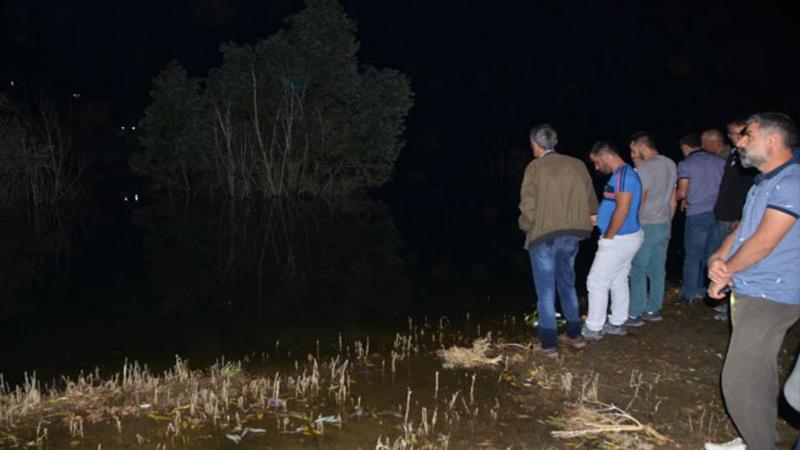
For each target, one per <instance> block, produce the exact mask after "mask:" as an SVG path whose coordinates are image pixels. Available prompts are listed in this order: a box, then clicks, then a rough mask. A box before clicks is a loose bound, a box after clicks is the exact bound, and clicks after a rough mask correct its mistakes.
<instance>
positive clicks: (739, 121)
mask: <svg viewBox="0 0 800 450" xmlns="http://www.w3.org/2000/svg"><path fill="white" fill-rule="evenodd" d="M725 125H727V126H731V125H736V126H737V127H746V126H747V119H745V118H744V117H734V118H733V119H731V120H729V121H728V123H726V124H725Z"/></svg>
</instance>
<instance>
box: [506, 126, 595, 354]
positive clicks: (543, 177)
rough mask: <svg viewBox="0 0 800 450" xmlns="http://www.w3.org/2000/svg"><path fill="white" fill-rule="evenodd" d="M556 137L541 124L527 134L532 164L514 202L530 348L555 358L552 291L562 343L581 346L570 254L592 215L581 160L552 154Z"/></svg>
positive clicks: (584, 234)
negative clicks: (534, 330) (534, 337)
mask: <svg viewBox="0 0 800 450" xmlns="http://www.w3.org/2000/svg"><path fill="white" fill-rule="evenodd" d="M557 143H558V135H557V133H556V131H555V130H554V129H553V127H552V126H550V125H547V124H544V125H538V126H536V127H534V128H533V129H532V130H531V132H530V145H531V149H532V150H533V156H534V158H535V159H534V160H533V161H531V162H530V163H529V164H528V166H527V167H526V168H525V177H524V179H523V181H522V188H521V190H520V203H519V210H520V216H519V227H520V229H521V230H522V231H524V232H525V245H524V247H525V249H526V250H527V251H528V256H529V257H530V260H531V268H532V271H533V282H534V286H535V290H536V297H537V304H536V309H537V311H538V313H539V324H538V333H539V339H540V340H541V344H537V345H535V346H534V347H535V348H540V349H542V350H544V351H545V353H546V354H547V355H548V356H553V357H554V356H557V355H558V343H557V337H558V329H557V326H556V311H555V301H556V292H557V293H558V297H559V298H560V299H561V311H562V313H563V314H564V316H565V318H566V320H567V330H566V334H567V338H568V340H567V342H568V343H570V344H571V345H572V346H573V347H576V348H581V347H583V346H584V345H585V343H584V341H583V338H582V337H581V320H580V315H579V313H578V295H577V293H576V291H575V255H577V253H578V242H579V241H580V240H582V239H585V238H587V237H589V235H590V234H591V232H592V227H593V225H592V220H591V216H592V215H593V214H595V213H596V212H597V196H596V194H595V192H594V187H593V186H592V178H591V176H590V175H589V171H588V170H587V168H586V166H585V165H584V163H583V162H581V161H580V160H579V159H577V158H573V157H571V156H566V155H562V154H560V153H558V152H556V151H555V147H556V144H557Z"/></svg>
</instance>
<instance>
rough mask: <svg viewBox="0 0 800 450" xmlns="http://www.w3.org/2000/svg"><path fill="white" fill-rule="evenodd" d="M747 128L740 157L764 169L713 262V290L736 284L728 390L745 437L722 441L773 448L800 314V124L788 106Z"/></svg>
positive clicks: (725, 378)
mask: <svg viewBox="0 0 800 450" xmlns="http://www.w3.org/2000/svg"><path fill="white" fill-rule="evenodd" d="M742 134H743V137H742V139H741V140H740V142H739V145H740V146H741V147H742V155H741V158H742V159H741V160H742V165H744V166H751V167H755V168H756V169H758V171H759V172H761V174H760V175H759V176H757V177H756V179H755V182H754V184H753V186H752V187H751V188H750V191H749V192H748V194H747V201H746V203H745V206H744V210H743V212H742V220H741V222H740V223H739V225H737V227H736V228H735V229H734V231H733V233H731V234H730V235H729V236H728V237H727V238H726V239H725V241H724V242H723V243H722V245H721V246H720V248H719V249H718V250H717V251H716V252H714V254H713V255H712V256H711V258H709V269H708V276H709V278H710V279H711V284H710V285H709V288H708V295H709V296H710V297H712V298H717V299H719V298H722V297H723V296H724V292H723V290H724V289H725V288H726V287H731V288H733V296H732V298H731V308H732V309H731V313H732V314H731V319H732V325H733V331H732V333H731V340H730V344H729V346H728V354H727V357H726V359H725V365H724V367H723V369H722V393H723V396H724V398H725V403H726V406H727V407H728V412H729V414H730V416H731V419H732V420H733V422H734V424H735V425H736V428H737V429H738V430H739V433H740V435H741V439H739V441H738V442H733V443H729V444H731V445H729V446H727V447H722V448H740V449H744V448H753V449H773V448H775V443H776V441H777V434H776V432H775V424H776V421H777V409H778V406H777V398H778V390H779V383H778V372H777V359H778V353H779V352H780V350H781V345H782V343H783V338H784V335H785V334H786V331H787V330H788V329H789V328H790V327H791V326H792V325H794V323H795V322H797V320H798V318H800V222H798V217H800V164H798V163H796V162H794V161H793V154H792V146H793V145H794V144H795V143H796V142H797V128H796V127H795V125H794V123H793V122H792V120H791V119H790V118H789V117H788V116H786V115H784V114H780V113H760V114H755V115H753V116H751V117H750V118H749V119H748V120H747V127H746V128H745V131H744V132H743V133H742ZM742 440H743V441H742ZM706 448H707V449H717V448H720V447H717V444H707V445H706Z"/></svg>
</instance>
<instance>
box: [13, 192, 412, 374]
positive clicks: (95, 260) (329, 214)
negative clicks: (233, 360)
mask: <svg viewBox="0 0 800 450" xmlns="http://www.w3.org/2000/svg"><path fill="white" fill-rule="evenodd" d="M130 208H131V206H130V205H129V204H120V205H114V206H113V207H111V208H108V207H107V208H105V209H102V208H98V209H95V210H85V211H80V212H78V211H71V212H70V215H65V214H64V213H63V212H62V213H60V214H53V213H50V214H38V215H24V214H9V216H10V217H14V218H15V219H14V221H9V222H7V223H5V224H4V226H5V227H7V229H5V230H3V233H2V236H3V237H2V241H1V242H2V243H0V261H2V270H0V320H1V321H2V322H0V323H1V324H2V330H1V331H0V334H1V335H0V337H2V338H3V341H4V342H12V343H13V345H9V346H4V347H5V348H3V350H2V355H0V361H2V366H0V372H3V373H5V374H6V379H9V378H11V379H12V380H14V379H18V378H19V376H20V375H21V374H22V371H24V370H28V371H31V370H38V371H39V373H40V374H42V375H44V377H45V379H47V377H48V376H55V375H57V374H59V373H62V372H65V371H66V372H69V371H74V370H80V369H85V368H91V367H93V366H95V365H98V364H99V365H100V367H104V366H105V367H114V368H116V367H117V366H118V365H119V363H120V362H121V361H122V359H123V358H125V357H128V358H138V359H139V360H143V361H148V362H151V363H154V364H155V365H156V366H158V365H159V363H161V362H163V363H168V362H169V361H170V360H171V359H172V358H173V357H174V354H176V353H179V354H181V355H186V356H188V357H189V358H190V359H192V360H193V361H195V362H197V363H199V364H204V363H208V362H210V361H213V359H214V358H216V357H218V356H219V355H221V354H227V355H232V356H235V355H236V354H237V352H238V353H239V354H243V353H245V352H249V351H253V350H257V349H264V348H268V349H269V348H274V346H275V340H276V339H283V345H284V346H286V347H291V344H292V343H293V342H295V343H296V342H299V341H304V340H312V342H313V339H315V338H319V337H320V336H322V335H326V336H327V335H330V334H331V333H335V332H337V330H339V331H343V330H348V331H350V330H357V329H359V328H360V327H375V326H377V325H379V324H381V323H387V322H393V323H398V322H400V321H401V320H404V319H405V317H406V314H407V307H408V303H409V300H410V298H411V288H410V286H411V285H410V282H409V280H408V278H407V276H406V274H405V270H406V269H405V267H404V263H403V261H402V260H401V259H400V257H399V254H398V251H399V248H400V243H401V241H400V238H399V235H398V232H397V230H396V228H395V226H394V223H393V221H392V217H391V214H390V211H389V209H388V208H387V207H386V206H385V205H383V204H380V203H375V202H368V201H360V202H336V203H323V202H294V203H274V202H273V203H231V204H221V205H220V204H210V203H197V202H194V203H188V202H159V203H157V204H155V205H153V206H146V207H139V208H136V209H130Z"/></svg>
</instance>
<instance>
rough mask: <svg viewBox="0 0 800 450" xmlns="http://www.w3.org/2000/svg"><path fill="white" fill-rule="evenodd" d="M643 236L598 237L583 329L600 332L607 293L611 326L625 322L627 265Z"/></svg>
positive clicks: (629, 264)
mask: <svg viewBox="0 0 800 450" xmlns="http://www.w3.org/2000/svg"><path fill="white" fill-rule="evenodd" d="M643 238H644V234H643V233H642V231H641V230H639V231H637V232H636V233H631V234H626V235H623V236H614V239H603V238H600V239H599V240H598V241H597V253H596V254H595V255H594V262H593V263H592V268H591V270H589V277H588V278H587V279H586V288H587V289H588V290H589V314H588V316H587V317H586V328H588V329H590V330H592V331H600V330H602V329H603V325H605V323H606V314H607V313H608V293H609V291H610V292H611V315H609V316H608V322H609V323H610V324H611V325H615V326H618V325H622V324H624V323H625V321H626V320H628V305H629V303H630V300H631V293H630V289H629V287H628V273H629V272H630V271H631V262H632V261H633V257H634V256H636V252H637V251H638V250H639V247H641V246H642V240H643Z"/></svg>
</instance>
